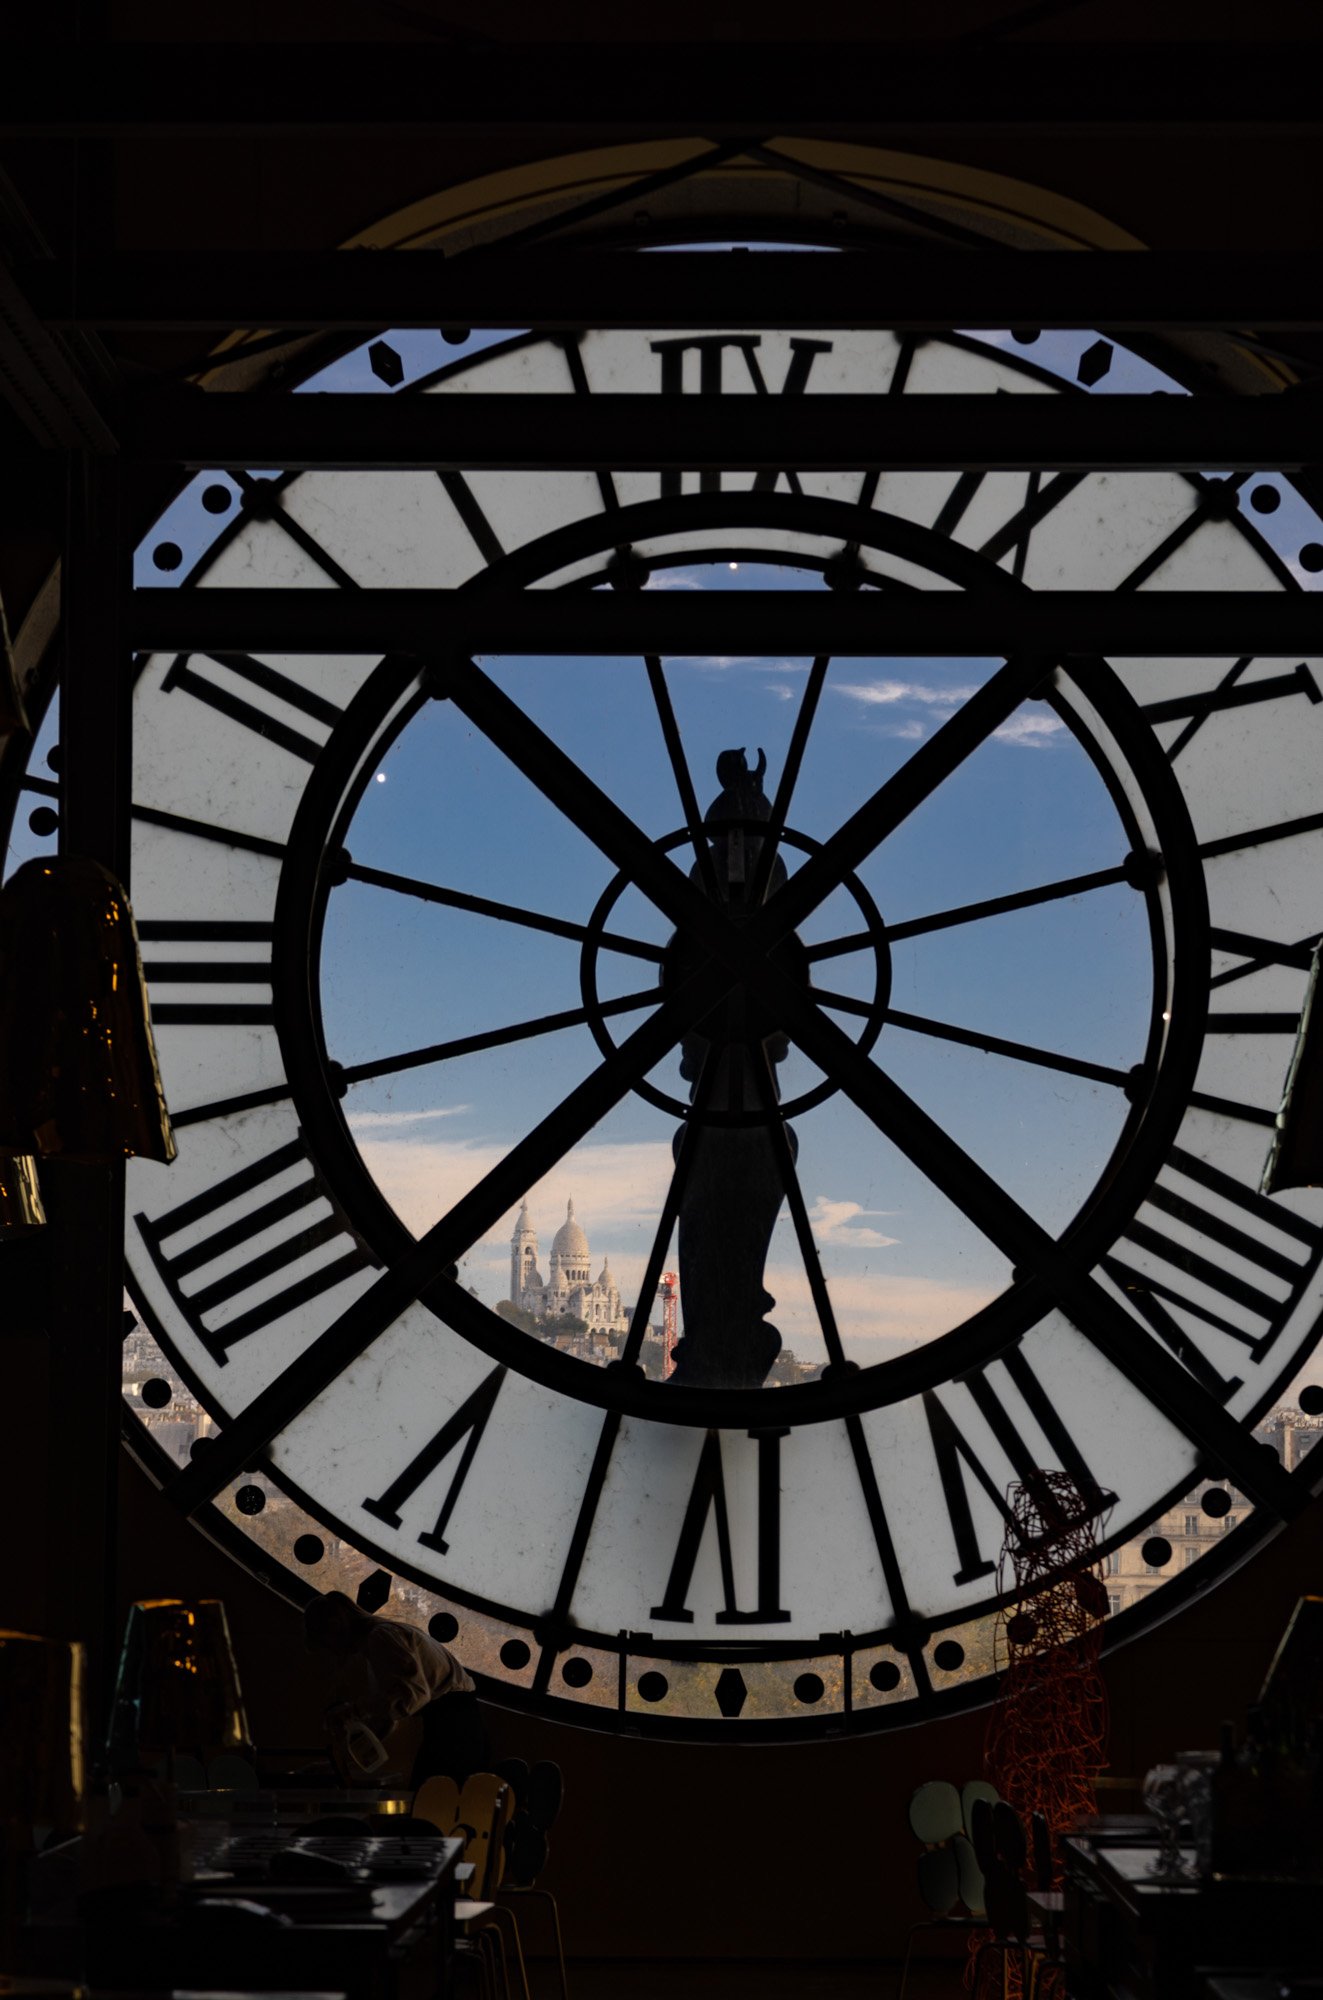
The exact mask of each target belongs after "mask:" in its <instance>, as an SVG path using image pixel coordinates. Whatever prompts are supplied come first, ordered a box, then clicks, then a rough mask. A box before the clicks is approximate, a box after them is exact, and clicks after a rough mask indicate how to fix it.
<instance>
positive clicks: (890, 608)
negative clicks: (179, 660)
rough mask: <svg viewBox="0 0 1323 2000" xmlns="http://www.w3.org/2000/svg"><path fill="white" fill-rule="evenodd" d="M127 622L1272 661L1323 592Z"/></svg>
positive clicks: (599, 648)
mask: <svg viewBox="0 0 1323 2000" xmlns="http://www.w3.org/2000/svg"><path fill="white" fill-rule="evenodd" d="M126 624H127V627H128V630H129V632H130V634H131V638H132V642H133V644H134V645H135V646H136V647H139V648H142V649H145V650H148V651H152V652H167V651H170V652H173V651H179V652H185V651H199V652H201V651H206V652H214V653H235V652H257V653H261V652H270V653H378V652H379V653H383V654H384V653H391V652H406V653H419V654H422V655H428V654H435V653H437V652H439V651H441V650H443V649H444V650H445V651H447V652H450V651H455V650H458V651H460V652H462V653H466V654H468V653H523V654H549V655H554V654H591V655H599V656H602V655H607V656H609V655H615V654H640V653H662V654H669V655H673V656H675V655H688V656H690V657H702V656H704V655H709V654H726V653H744V654H754V655H756V654H760V653H764V652H765V653H768V654H775V656H776V657H777V658H778V659H784V658H786V657H787V656H790V657H799V656H804V657H807V656H810V655H815V654H820V653H826V654H832V655H836V656H839V657H851V656H853V657H855V658H867V657H871V656H875V655H876V656H879V657H897V656H906V655H918V656H928V657H942V656H946V655H951V656H954V657H957V658H958V657H966V658H970V657H983V656H987V655H997V656H1000V655H1005V654H1011V653H1040V654H1054V655H1061V654H1070V653H1088V654H1099V653H1101V654H1104V655H1112V654H1114V655H1118V656H1122V655H1132V656H1138V657H1143V656H1146V655H1154V656H1159V657H1176V656H1181V655H1184V656H1199V657H1202V656H1210V657H1213V658H1224V657H1228V656H1231V655H1235V654H1240V653H1249V654H1254V655H1257V656H1260V657H1263V656H1274V655H1277V656H1290V655H1295V654H1299V655H1309V654H1315V655H1319V654H1323V593H1321V594H1319V595H1317V596H1315V595H1312V594H1310V593H1308V592H1305V591H1290V590H1284V591H1264V592H1257V591H1220V592H1219V591H1208V592H1194V591H1148V592H1144V591H1135V592H1123V593H1117V592H1112V591H1088V590H1052V591H1036V592H1035V591H1018V590H1013V589H1007V590H1006V591H1005V592H1002V591H995V592H993V591H990V592H986V593H985V592H973V591H927V592H912V591H904V592H895V593H891V592H886V591H875V590H872V589H866V590H862V591H860V592H858V593H857V594H850V595H845V594H840V595H838V594H835V593H833V592H829V591H826V590H822V591H818V590H803V591H800V590H788V591H781V590H771V591H759V590H731V591H717V592H711V593H707V592H689V591H655V592H654V591H642V592H638V591H631V592H625V593H617V592H614V591H594V592H579V591H529V592H520V591H514V592H509V593H497V592H495V591H488V592H479V591H471V590H470V591H453V590H325V591H320V590H231V589H216V590H163V589H156V588H148V589H141V590H137V591H135V592H133V593H132V596H131V598H130V602H129V605H128V608H127V611H126Z"/></svg>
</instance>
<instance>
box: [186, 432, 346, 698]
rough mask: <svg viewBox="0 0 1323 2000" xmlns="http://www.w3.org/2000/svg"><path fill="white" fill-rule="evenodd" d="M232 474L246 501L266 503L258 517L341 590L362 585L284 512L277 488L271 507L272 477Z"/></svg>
mask: <svg viewBox="0 0 1323 2000" xmlns="http://www.w3.org/2000/svg"><path fill="white" fill-rule="evenodd" d="M233 477H234V482H235V484H236V486H238V487H239V488H240V490H241V491H242V493H243V496H244V499H245V500H246V501H248V502H250V503H251V502H252V501H253V500H254V499H257V500H259V501H260V502H262V503H263V511H262V513H261V514H260V516H259V517H258V518H260V519H261V520H270V521H274V522H275V524H276V526H277V527H278V528H280V529H281V530H283V532H284V533H285V534H286V535H287V536H288V537H289V539H290V541H291V542H293V544H294V546H295V547H296V548H298V549H302V551H303V553H304V555H305V556H308V557H309V558H310V559H311V560H312V561H313V562H315V563H316V565H317V567H318V569H319V570H321V572H322V574H323V575H324V576H329V577H330V579H331V581H332V583H335V584H338V585H339V587H340V589H341V590H358V589H359V588H360V585H359V583H358V579H357V578H356V577H352V576H350V574H349V571H348V570H347V569H345V567H344V566H343V564H342V563H338V562H337V561H336V559H335V557H334V556H333V555H332V554H331V553H330V552H329V550H327V549H324V548H323V547H322V545H321V543H320V542H319V541H318V540H317V537H316V536H315V535H311V534H309V532H308V530H307V529H306V528H305V527H304V525H303V523H302V522H301V521H296V520H295V519H294V516H293V515H292V514H287V513H286V512H285V509H284V508H283V507H282V506H281V504H280V502H279V500H278V499H275V494H274V489H273V490H272V493H271V495H270V497H271V499H273V500H274V501H275V504H274V505H272V506H270V507H269V508H268V507H267V506H266V504H265V503H266V502H267V499H268V495H267V493H266V492H264V491H263V489H264V488H270V487H272V481H271V480H269V479H254V478H253V477H252V475H251V474H250V473H247V472H239V471H237V470H236V471H235V473H234V475H233ZM216 657H217V655H215V654H213V655H212V658H213V659H214V658H216Z"/></svg>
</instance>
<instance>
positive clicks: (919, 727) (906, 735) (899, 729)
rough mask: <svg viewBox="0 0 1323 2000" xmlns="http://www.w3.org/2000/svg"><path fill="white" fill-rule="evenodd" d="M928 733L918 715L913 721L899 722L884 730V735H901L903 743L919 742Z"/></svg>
mask: <svg viewBox="0 0 1323 2000" xmlns="http://www.w3.org/2000/svg"><path fill="white" fill-rule="evenodd" d="M927 733H928V732H927V730H926V729H925V728H924V726H923V724H922V723H921V722H920V721H919V720H918V719H917V717H916V718H915V720H914V721H913V722H897V723H895V724H894V725H893V726H892V727H891V728H889V729H884V730H883V731H882V734H883V735H884V736H899V737H900V739H901V741H902V742H903V743H917V742H918V741H919V740H920V738H921V737H923V736H926V735H927Z"/></svg>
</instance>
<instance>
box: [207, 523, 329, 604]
mask: <svg viewBox="0 0 1323 2000" xmlns="http://www.w3.org/2000/svg"><path fill="white" fill-rule="evenodd" d="M198 586H199V588H200V589H203V590H222V589H224V590H277V589H279V590H338V589H339V587H340V586H339V585H338V584H337V583H336V582H335V581H334V580H333V579H332V578H331V577H329V576H328V575H327V573H326V571H325V570H324V569H323V568H322V567H321V566H320V564H318V563H316V562H314V560H313V558H312V557H311V556H310V555H309V554H308V552H307V550H306V549H304V548H301V547H300V546H299V544H298V543H297V542H296V541H295V540H294V537H293V536H292V535H288V534H286V533H285V530H284V529H283V528H281V527H280V526H279V524H278V523H277V522H275V521H263V520H258V519H254V520H251V521H245V522H244V523H243V525H242V526H241V527H240V528H239V529H238V531H237V532H236V534H235V535H234V537H233V539H232V540H231V541H228V542H227V543H226V544H225V547H224V548H223V549H220V550H218V551H217V553H216V555H215V556H214V557H213V558H212V560H211V561H210V562H209V563H208V564H207V566H206V568H205V570H204V572H203V573H202V574H201V575H200V576H199V578H198Z"/></svg>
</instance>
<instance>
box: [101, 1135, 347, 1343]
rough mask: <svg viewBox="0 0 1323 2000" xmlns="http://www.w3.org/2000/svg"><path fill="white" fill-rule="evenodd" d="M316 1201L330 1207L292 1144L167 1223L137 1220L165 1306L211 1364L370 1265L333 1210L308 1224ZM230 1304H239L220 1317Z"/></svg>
mask: <svg viewBox="0 0 1323 2000" xmlns="http://www.w3.org/2000/svg"><path fill="white" fill-rule="evenodd" d="M276 1182H281V1183H282V1185H280V1186H279V1187H274V1183H276ZM315 1203H321V1204H327V1196H326V1193H325V1191H324V1189H323V1188H322V1187H321V1186H320V1184H319V1183H318V1181H317V1180H316V1178H315V1177H314V1175H313V1172H312V1167H311V1163H310V1161H309V1159H308V1154H307V1151H306V1149H305V1147H304V1145H303V1141H302V1140H301V1139H293V1140H291V1141H290V1143H289V1144H288V1145H287V1146H278V1147H276V1149H275V1150H274V1152H270V1153H267V1154H266V1155H265V1156H264V1157H263V1158H262V1159H260V1160H254V1161H253V1163H252V1165H251V1166H247V1167H241V1168H240V1169H239V1171H238V1172H237V1173H233V1174H230V1175H228V1176H227V1178H226V1179H225V1180H222V1181H217V1182H216V1184H215V1186H214V1187H209V1188H207V1189H205V1190H204V1192H203V1193H202V1194H197V1195H194V1196H192V1197H191V1199H190V1200H188V1201H182V1202H180V1203H179V1205H178V1207H176V1208H172V1209H167V1210H166V1212H165V1214H164V1215H159V1216H147V1215H138V1216H135V1217H134V1220H135V1222H136V1223H137V1226H138V1233H139V1235H140V1236H141V1237H142V1240H143V1242H144V1244H145V1245H146V1246H147V1250H148V1252H149V1254H150V1256H151V1259H152V1262H153V1263H154V1264H155V1266H156V1268H157V1270H158V1271H159V1272H160V1274H161V1277H162V1279H163V1281H164V1283H165V1286H166V1288H167V1290H168V1291H169V1293H170V1296H171V1298H172V1299H173V1300H174V1302H175V1304H176V1305H177V1306H178V1307H179V1309H180V1311H181V1312H183V1313H184V1314H185V1316H186V1317H187V1319H188V1323H189V1325H190V1326H191V1327H192V1329H193V1331H194V1332H195V1333H196V1334H197V1336H198V1338H199V1340H201V1342H202V1344H203V1346H204V1347H205V1348H206V1349H207V1351H208V1353H209V1354H211V1355H212V1357H213V1358H214V1359H215V1360H216V1361H219V1362H225V1361H228V1359H229V1350H230V1348H232V1347H235V1346H237V1345H238V1343H239V1342H240V1341H241V1340H248V1339H250V1338H251V1337H252V1335H253V1334H255V1333H260V1332H261V1331H262V1329H263V1328H264V1327H268V1326H272V1325H274V1323H275V1322H276V1321H277V1320H279V1319H283V1318H284V1317H285V1315H286V1314H287V1313H291V1312H294V1311H295V1310H296V1309H297V1308H298V1307H299V1306H303V1305H306V1304H307V1303H308V1302H309V1300H311V1299H315V1298H318V1297H319V1296H320V1295H321V1293H322V1292H327V1291H330V1289H331V1287H332V1286H333V1285H338V1284H339V1283H340V1282H341V1281H342V1280H343V1279H345V1278H348V1277H351V1276H352V1275H353V1273H354V1272H355V1271H361V1270H363V1269H364V1268H365V1267H366V1266H367V1265H369V1264H375V1263H376V1261H377V1260H376V1259H375V1258H373V1257H370V1256H369V1255H368V1253H367V1251H366V1250H364V1248H363V1246H362V1245H361V1244H360V1243H359V1242H358V1241H357V1239H356V1238H355V1237H354V1236H353V1235H351V1233H350V1231H349V1229H348V1228H347V1227H346V1225H345V1223H344V1222H343V1220H342V1219H341V1218H340V1216H339V1215H337V1214H336V1213H335V1212H334V1211H332V1213H330V1214H329V1215H328V1214H321V1215H311V1216H310V1215H309V1214H308V1211H309V1210H310V1209H311V1208H312V1207H313V1205H314V1204H315ZM273 1231H279V1234H278V1235H277V1236H276V1237H275V1240H274V1242H272V1243H269V1244H267V1245H266V1246H265V1247H264V1248H261V1249H256V1250H253V1251H252V1252H251V1253H250V1254H240V1253H244V1252H245V1251H247V1250H248V1247H249V1246H250V1245H255V1244H256V1243H257V1240H258V1238H259V1237H266V1236H267V1235H268V1234H269V1233H270V1232H273ZM328 1247H330V1248H332V1249H335V1250H336V1251H337V1254H335V1255H333V1256H331V1257H329V1258H328V1259H326V1260H325V1261H323V1262H321V1263H319V1264H317V1265H316V1266H315V1267H314V1268H313V1269H312V1270H311V1271H305V1272H303V1274H302V1275H301V1276H299V1277H291V1276H290V1275H289V1273H290V1269H291V1266H293V1265H295V1264H297V1263H300V1262H301V1261H302V1260H303V1259H304V1258H306V1257H309V1256H311V1255H313V1254H314V1253H315V1252H316V1251H319V1250H322V1249H325V1248H328ZM236 1301H245V1303H243V1304H242V1305H241V1306H240V1309H239V1310H238V1311H236V1312H234V1313H233V1315H232V1316H231V1317H228V1318H227V1317H225V1314H226V1312H227V1309H229V1308H231V1307H232V1306H233V1304H234V1302H236Z"/></svg>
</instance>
